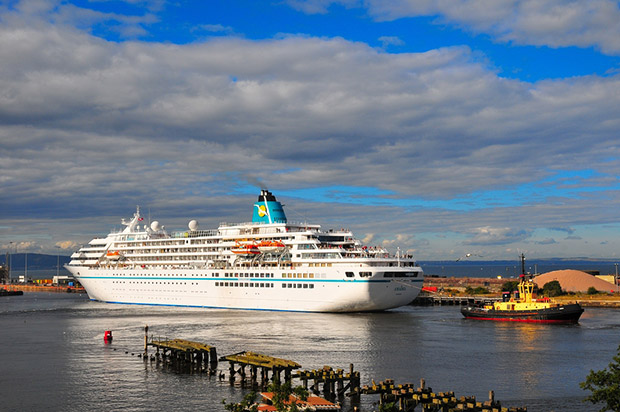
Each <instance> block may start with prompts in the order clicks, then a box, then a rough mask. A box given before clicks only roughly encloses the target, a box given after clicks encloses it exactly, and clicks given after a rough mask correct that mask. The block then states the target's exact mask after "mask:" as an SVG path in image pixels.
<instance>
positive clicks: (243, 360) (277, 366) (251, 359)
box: [220, 351, 301, 387]
mask: <svg viewBox="0 0 620 412" xmlns="http://www.w3.org/2000/svg"><path fill="white" fill-rule="evenodd" d="M220 361H228V362H229V363H230V367H229V371H230V377H229V381H230V383H231V384H233V383H234V382H235V381H236V375H239V376H240V378H241V383H242V384H244V383H245V377H246V375H245V367H246V366H249V367H250V384H251V385H252V387H256V386H259V382H258V379H259V377H258V376H257V375H258V373H260V386H261V387H266V386H267V385H268V384H269V381H270V380H271V381H276V380H277V381H280V377H281V373H282V372H284V379H288V381H289V382H290V378H291V376H292V374H291V371H292V370H293V369H298V368H300V367H301V365H300V364H298V363H296V362H293V361H290V360H287V359H280V358H274V357H272V356H267V355H262V354H260V353H255V352H247V351H246V352H239V353H235V354H232V355H228V356H222V357H221V358H220ZM235 365H239V367H240V368H239V370H237V369H236V366H235ZM259 371H260V372H259ZM269 373H271V378H270V377H269Z"/></svg>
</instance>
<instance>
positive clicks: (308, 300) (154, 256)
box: [66, 190, 423, 312]
mask: <svg viewBox="0 0 620 412" xmlns="http://www.w3.org/2000/svg"><path fill="white" fill-rule="evenodd" d="M122 223H123V225H124V226H125V227H124V229H123V230H121V231H118V232H113V233H110V234H108V235H107V236H106V237H105V238H96V239H93V240H92V241H90V242H89V244H88V245H87V246H84V247H82V248H80V249H79V250H78V251H77V252H75V253H74V254H73V255H72V260H71V262H70V263H69V264H68V265H67V266H66V267H67V269H68V270H69V271H70V272H71V273H72V274H73V276H74V277H75V278H76V279H77V280H79V281H80V283H81V284H82V285H83V286H84V288H85V289H86V291H87V293H88V295H89V297H90V298H91V299H93V300H99V301H103V302H113V303H132V304H147V305H174V306H193V307H206V308H235V309H262V310H286V311H309V312H356V311H377V310H385V309H390V308H395V307H399V306H402V305H406V304H409V303H410V302H411V301H413V299H414V298H415V297H416V296H417V295H418V293H419V291H420V289H421V288H422V282H423V272H422V269H421V268H420V267H419V266H418V265H417V264H416V262H415V260H414V259H413V257H411V256H409V255H404V254H401V253H400V252H398V253H396V254H390V253H389V252H388V251H387V250H385V249H384V248H381V247H367V246H364V245H362V243H361V242H360V241H359V240H358V239H356V238H355V237H354V236H353V234H352V232H351V231H349V230H345V229H340V230H322V229H321V226H320V225H312V224H306V223H290V222H288V220H287V218H286V215H285V213H284V210H283V207H282V204H281V203H280V202H278V201H277V200H276V198H275V196H274V195H273V194H272V193H271V192H269V191H267V190H262V191H261V193H260V195H259V197H258V201H257V202H256V203H254V206H253V217H252V222H249V223H239V224H226V223H223V224H220V226H219V227H218V228H217V229H212V230H201V229H199V228H198V224H197V222H196V221H194V220H192V221H190V222H189V225H188V230H184V231H176V232H167V231H166V230H165V228H164V227H163V226H161V225H160V224H159V222H157V221H153V222H150V224H147V222H145V221H144V218H143V217H142V215H141V213H140V209H139V208H138V209H137V210H136V212H135V213H134V215H133V217H132V219H131V220H130V221H124V220H123V221H122Z"/></svg>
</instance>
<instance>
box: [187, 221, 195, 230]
mask: <svg viewBox="0 0 620 412" xmlns="http://www.w3.org/2000/svg"><path fill="white" fill-rule="evenodd" d="M187 226H189V230H196V229H198V222H197V221H195V220H190V221H189V224H188V225H187Z"/></svg>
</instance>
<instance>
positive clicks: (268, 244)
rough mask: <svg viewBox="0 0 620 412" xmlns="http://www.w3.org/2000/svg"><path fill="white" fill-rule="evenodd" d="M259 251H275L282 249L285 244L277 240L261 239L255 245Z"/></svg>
mask: <svg viewBox="0 0 620 412" xmlns="http://www.w3.org/2000/svg"><path fill="white" fill-rule="evenodd" d="M256 246H257V247H258V249H259V250H260V251H261V252H275V251H278V250H282V249H284V248H285V247H286V246H285V245H284V243H282V242H280V241H279V240H263V241H262V242H259V243H258V245H256Z"/></svg>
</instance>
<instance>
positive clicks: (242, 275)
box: [213, 273, 273, 278]
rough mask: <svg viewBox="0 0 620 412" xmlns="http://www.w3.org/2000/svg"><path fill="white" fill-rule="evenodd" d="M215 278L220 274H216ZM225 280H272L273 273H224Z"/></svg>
mask: <svg viewBox="0 0 620 412" xmlns="http://www.w3.org/2000/svg"><path fill="white" fill-rule="evenodd" d="M213 276H214V277H217V276H218V274H217V273H214V274H213ZM224 277H225V278H272V277H273V273H224Z"/></svg>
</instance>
